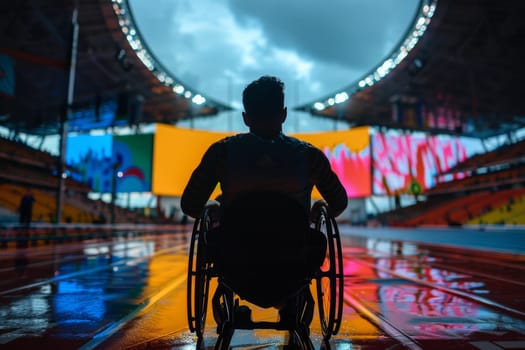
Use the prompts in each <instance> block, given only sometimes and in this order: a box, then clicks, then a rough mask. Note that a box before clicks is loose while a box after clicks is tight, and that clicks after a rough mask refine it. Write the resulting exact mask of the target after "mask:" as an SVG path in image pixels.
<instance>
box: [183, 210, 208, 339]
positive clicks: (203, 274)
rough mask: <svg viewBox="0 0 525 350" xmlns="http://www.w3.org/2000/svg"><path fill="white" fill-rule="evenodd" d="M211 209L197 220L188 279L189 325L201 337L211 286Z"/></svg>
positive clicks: (191, 245) (190, 254) (194, 228)
mask: <svg viewBox="0 0 525 350" xmlns="http://www.w3.org/2000/svg"><path fill="white" fill-rule="evenodd" d="M211 224H212V223H211V217H210V215H209V209H205V210H204V213H203V215H202V217H201V218H200V219H197V220H196V221H195V224H194V225H193V232H192V236H191V242H190V251H189V259H188V281H187V283H188V284H187V309H188V325H189V329H190V331H191V332H195V333H196V334H197V337H198V338H199V339H201V338H202V337H203V336H204V327H205V324H206V312H207V308H208V293H209V287H210V278H211V272H210V267H211V266H210V263H209V261H208V259H207V257H206V242H205V239H206V232H207V231H208V230H209V229H210V228H211Z"/></svg>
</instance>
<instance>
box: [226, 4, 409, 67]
mask: <svg viewBox="0 0 525 350" xmlns="http://www.w3.org/2000/svg"><path fill="white" fill-rule="evenodd" d="M418 3H419V2H418V1H416V0H410V1H409V0H360V1H357V0H353V1H352V0H329V1H317V0H286V1H282V0H265V1H246V0H229V5H230V7H231V10H232V12H233V13H234V14H235V16H236V18H237V20H238V21H239V22H240V23H243V24H245V25H248V24H249V23H248V22H249V21H257V22H258V23H259V24H260V25H261V26H262V27H263V28H264V31H265V33H266V35H267V36H268V38H269V39H270V40H271V41H272V42H274V43H275V44H276V45H277V46H280V47H283V48H294V49H295V50H297V51H298V52H300V53H301V54H302V55H303V56H304V57H309V58H311V59H314V60H320V61H323V62H328V63H336V64H340V65H345V66H348V67H353V68H357V69H368V68H371V66H373V65H374V64H375V63H378V61H379V60H381V59H382V58H383V57H384V56H385V55H386V54H387V53H388V51H390V50H391V49H393V46H394V45H395V44H396V43H397V42H398V41H399V40H400V39H401V36H402V35H403V34H404V32H405V31H406V29H407V28H408V25H409V23H410V22H411V20H412V19H413V17H414V15H415V11H416V9H417V7H418ZM385 43H389V45H385ZM390 46H392V47H390Z"/></svg>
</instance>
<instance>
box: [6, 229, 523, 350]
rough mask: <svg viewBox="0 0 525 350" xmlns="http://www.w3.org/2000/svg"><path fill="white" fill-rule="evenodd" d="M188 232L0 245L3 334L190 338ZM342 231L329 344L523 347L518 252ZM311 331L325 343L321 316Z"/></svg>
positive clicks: (259, 340) (266, 345)
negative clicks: (339, 306) (20, 261)
mask: <svg viewBox="0 0 525 350" xmlns="http://www.w3.org/2000/svg"><path fill="white" fill-rule="evenodd" d="M188 234H189V233H188V232H185V233H178V234H177V233H171V234H162V233H159V234H157V235H144V236H142V237H128V238H122V237H121V238H118V239H108V240H99V241H86V242H83V243H78V242H76V243H63V244H61V245H58V244H57V245H48V246H38V247H27V248H23V249H7V250H4V251H2V255H1V257H0V263H1V265H0V277H2V280H4V281H5V280H6V279H9V280H10V282H9V283H7V284H2V283H0V315H1V316H2V319H3V320H4V321H3V322H2V323H1V324H0V345H1V346H2V347H6V348H16V349H26V348H27V349H32V348H35V347H40V348H41V347H46V348H47V347H54V348H57V349H58V348H60V349H70V348H71V349H77V348H82V347H83V348H84V349H93V348H100V349H143V348H155V349H173V348H175V349H195V346H196V338H195V337H194V335H193V334H191V333H190V332H189V331H188V328H187V321H186V290H185V288H186V283H185V277H186V268H187V245H188ZM343 238H344V239H343V246H344V273H345V276H346V279H345V305H344V316H343V321H342V325H341V329H340V332H339V334H338V335H335V336H334V337H333V339H332V340H331V343H330V344H331V346H332V348H333V349H353V348H361V349H365V350H366V349H369V350H370V349H387V348H390V349H398V348H399V349H402V348H406V349H463V348H472V349H476V348H478V349H488V348H490V346H498V347H499V348H500V349H505V348H510V347H511V346H520V344H521V345H523V348H525V322H524V320H525V314H524V311H525V307H524V303H525V301H524V298H523V293H522V291H521V290H522V287H523V284H524V282H523V281H524V280H525V276H524V271H525V262H524V259H523V258H522V257H520V256H515V255H505V254H495V253H488V252H483V253H481V252H474V253H472V252H469V251H466V250H460V249H452V248H443V247H436V246H432V245H429V244H424V245H423V244H421V245H418V244H416V243H406V242H402V241H399V240H396V241H393V242H391V241H388V240H380V239H377V238H373V239H372V238H365V237H362V236H351V235H345V236H344V237H343ZM21 252H24V254H25V256H26V259H27V262H26V265H25V271H24V273H23V274H22V275H20V271H21V270H20V267H19V266H17V264H16V261H17V258H19V256H20V253H21ZM489 262H492V263H490V264H489ZM212 290H213V286H212ZM313 294H314V295H315V294H316V293H313ZM210 302H211V301H210ZM209 310H211V309H209ZM276 317H277V316H276V312H275V310H272V309H260V308H255V309H254V318H255V319H256V320H269V321H273V320H275V319H276ZM215 327H216V325H215V323H214V321H213V317H212V315H211V312H210V314H209V317H208V320H207V328H206V333H205V348H206V349H212V348H213V345H214V342H215V339H216V334H215ZM311 333H312V340H313V342H314V344H315V346H316V347H317V348H319V345H320V342H321V338H322V337H321V329H320V325H319V319H318V317H317V315H316V317H315V319H314V321H313V323H312V329H311ZM284 338H285V334H284V332H277V331H271V330H265V331H236V333H235V336H234V339H233V341H232V347H233V348H235V349H245V348H250V349H259V348H260V349H281V348H282V345H283V343H284ZM511 342H512V343H511ZM494 349H496V348H494Z"/></svg>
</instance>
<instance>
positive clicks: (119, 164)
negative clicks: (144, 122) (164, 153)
mask: <svg viewBox="0 0 525 350" xmlns="http://www.w3.org/2000/svg"><path fill="white" fill-rule="evenodd" d="M152 154H153V135H152V134H144V135H125V136H114V137H113V164H115V171H116V172H117V173H116V175H117V178H116V191H117V192H150V191H151V178H152V176H151V172H152V169H151V159H152Z"/></svg>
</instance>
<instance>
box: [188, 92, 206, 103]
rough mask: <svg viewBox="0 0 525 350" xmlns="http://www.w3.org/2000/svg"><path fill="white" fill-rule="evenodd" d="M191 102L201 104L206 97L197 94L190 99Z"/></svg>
mask: <svg viewBox="0 0 525 350" xmlns="http://www.w3.org/2000/svg"><path fill="white" fill-rule="evenodd" d="M191 102H193V103H195V104H196V105H201V104H203V103H204V102H206V99H205V98H204V97H203V96H202V95H200V94H197V95H195V96H193V98H192V99H191Z"/></svg>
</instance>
